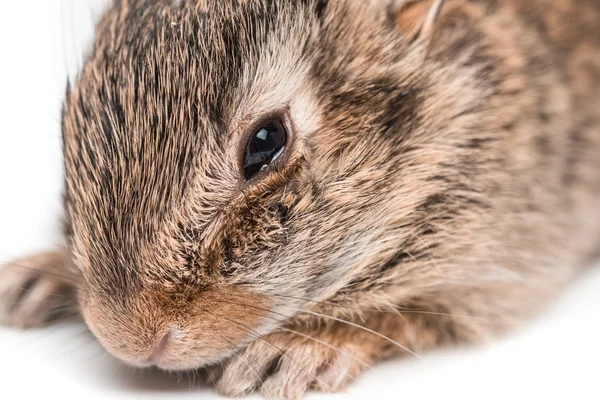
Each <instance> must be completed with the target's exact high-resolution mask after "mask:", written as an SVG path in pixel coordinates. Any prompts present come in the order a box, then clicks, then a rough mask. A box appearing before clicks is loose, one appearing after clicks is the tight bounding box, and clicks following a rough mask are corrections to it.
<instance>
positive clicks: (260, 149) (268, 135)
mask: <svg viewBox="0 0 600 400" xmlns="http://www.w3.org/2000/svg"><path fill="white" fill-rule="evenodd" d="M286 141H287V131H286V129H285V127H284V126H283V123H282V122H281V121H279V120H275V121H270V122H268V123H265V124H263V125H262V126H261V127H260V128H259V129H258V130H257V131H256V132H254V134H253V135H252V137H250V140H249V141H248V144H247V145H246V154H245V157H244V176H245V177H246V180H250V179H252V178H253V177H254V176H255V175H256V174H258V173H259V172H261V171H263V170H265V169H267V168H268V167H269V165H270V164H271V163H272V162H274V161H275V160H277V158H279V156H281V154H282V153H283V151H284V150H285V144H286Z"/></svg>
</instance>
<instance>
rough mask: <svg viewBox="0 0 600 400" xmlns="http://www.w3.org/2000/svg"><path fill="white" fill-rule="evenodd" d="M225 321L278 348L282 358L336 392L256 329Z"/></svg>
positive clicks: (230, 320)
mask: <svg viewBox="0 0 600 400" xmlns="http://www.w3.org/2000/svg"><path fill="white" fill-rule="evenodd" d="M224 319H225V320H227V321H229V322H232V323H234V324H236V325H240V326H241V327H243V328H245V329H247V330H248V331H250V332H253V333H254V334H255V335H257V336H258V339H259V340H262V341H264V342H265V343H267V344H268V345H270V346H273V347H274V348H276V349H277V350H278V351H279V352H280V355H281V357H287V358H289V359H290V360H291V361H292V362H293V363H294V364H296V365H297V366H299V367H300V368H302V370H303V372H305V373H306V374H307V375H309V376H310V377H311V378H313V379H315V380H316V381H317V382H319V383H321V384H322V385H324V386H325V387H326V388H327V389H329V390H331V391H332V392H334V390H333V388H332V387H331V386H329V385H328V384H327V383H325V382H323V380H321V379H320V378H319V377H318V376H316V375H314V374H312V373H310V372H308V370H307V369H306V366H303V365H301V364H300V363H299V362H298V361H296V360H295V359H294V358H293V357H291V356H290V355H289V354H287V353H286V351H285V350H283V349H281V348H280V347H279V346H277V345H275V344H273V343H271V342H269V341H268V340H267V339H265V337H264V336H263V335H261V334H260V333H258V332H257V331H255V330H254V329H252V328H250V327H249V326H246V325H244V324H242V323H241V322H237V321H234V320H232V319H229V318H224Z"/></svg>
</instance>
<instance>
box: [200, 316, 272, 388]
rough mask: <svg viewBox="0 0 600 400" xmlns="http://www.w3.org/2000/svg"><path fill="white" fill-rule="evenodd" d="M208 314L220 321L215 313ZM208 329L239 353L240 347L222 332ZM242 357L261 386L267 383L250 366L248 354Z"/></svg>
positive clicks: (242, 354) (241, 353)
mask: <svg viewBox="0 0 600 400" xmlns="http://www.w3.org/2000/svg"><path fill="white" fill-rule="evenodd" d="M208 313H209V314H210V315H212V316H213V317H214V318H215V320H217V321H218V318H217V316H216V314H214V313H213V312H210V311H208ZM208 329H210V330H211V331H213V332H215V333H216V334H217V335H219V336H220V337H221V338H223V340H224V341H225V342H226V343H227V344H229V345H230V346H231V348H232V350H233V351H234V353H235V352H239V350H240V348H239V346H236V345H235V344H233V342H232V341H231V340H229V339H227V338H226V337H225V335H223V334H222V333H221V332H219V331H218V330H217V329H213V328H211V327H210V326H209V327H208ZM240 355H241V356H243V357H244V364H246V366H247V367H248V368H249V369H250V370H251V371H252V373H253V374H254V376H256V377H257V378H258V380H259V381H260V383H261V384H263V383H265V382H264V381H263V379H262V377H261V376H260V375H259V374H258V372H256V369H255V368H252V366H251V365H250V359H249V358H248V357H247V356H246V354H244V353H243V352H240Z"/></svg>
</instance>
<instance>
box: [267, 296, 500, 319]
mask: <svg viewBox="0 0 600 400" xmlns="http://www.w3.org/2000/svg"><path fill="white" fill-rule="evenodd" d="M270 296H275V297H283V298H287V299H293V300H302V301H306V302H309V303H315V304H321V305H325V306H331V307H338V308H345V309H348V310H357V311H362V312H374V313H382V314H396V315H399V314H429V315H440V316H444V317H456V318H468V319H475V320H480V321H483V322H489V321H488V320H486V319H484V318H481V317H476V316H473V315H462V314H451V313H442V312H435V311H421V310H414V309H410V308H404V307H401V306H393V308H394V310H393V311H392V310H380V309H374V308H373V309H369V308H360V307H351V306H344V305H341V304H336V303H332V302H327V301H317V300H311V299H304V298H302V297H294V296H288V295H282V294H270Z"/></svg>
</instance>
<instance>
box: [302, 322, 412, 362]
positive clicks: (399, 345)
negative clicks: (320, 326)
mask: <svg viewBox="0 0 600 400" xmlns="http://www.w3.org/2000/svg"><path fill="white" fill-rule="evenodd" d="M305 312H306V313H307V314H311V315H314V316H317V317H321V318H326V319H330V320H333V321H337V322H340V323H342V324H346V325H350V326H353V327H355V328H358V329H361V330H363V331H365V332H368V333H371V334H373V335H375V336H377V337H380V338H381V339H383V340H385V341H387V342H389V343H391V344H393V345H395V346H397V347H399V348H401V349H402V350H404V351H406V352H408V353H410V354H412V355H413V356H415V357H417V358H418V359H420V360H422V359H423V358H422V357H421V356H420V355H418V354H417V353H415V352H414V351H412V350H410V349H409V348H408V347H406V346H403V345H401V344H400V343H398V342H397V341H395V340H394V339H392V338H390V337H388V336H385V335H383V334H381V333H379V332H377V331H374V330H373V329H369V328H367V327H364V326H361V325H358V324H355V323H354V322H350V321H346V320H343V319H341V318H336V317H332V316H330V315H325V314H321V313H318V312H314V311H305Z"/></svg>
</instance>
